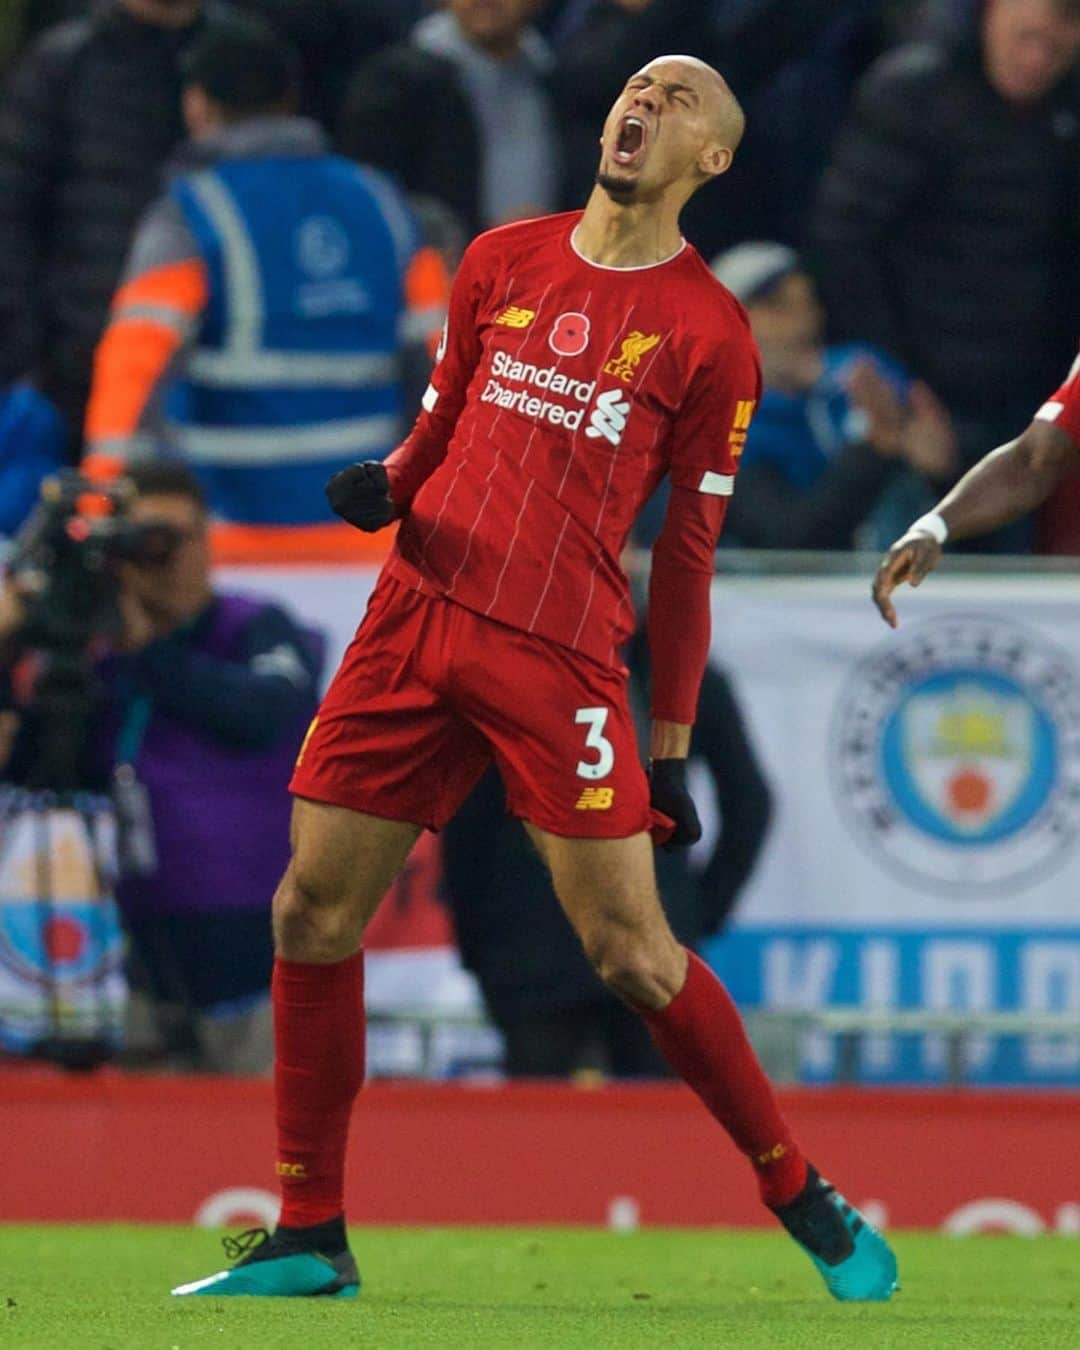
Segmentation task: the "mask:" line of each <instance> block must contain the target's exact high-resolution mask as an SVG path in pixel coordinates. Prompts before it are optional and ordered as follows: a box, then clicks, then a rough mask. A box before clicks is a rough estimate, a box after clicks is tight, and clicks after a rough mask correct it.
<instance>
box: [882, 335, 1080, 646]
mask: <svg viewBox="0 0 1080 1350" xmlns="http://www.w3.org/2000/svg"><path fill="white" fill-rule="evenodd" d="M1078 451H1080V356H1078V357H1077V358H1076V360H1075V362H1074V363H1073V367H1072V370H1070V371H1069V375H1068V378H1067V379H1066V381H1065V383H1064V384H1063V385H1062V386H1061V388H1060V389H1059V390H1058V391H1057V393H1056V394H1054V395H1053V396H1052V397H1051V398H1050V399H1048V401H1047V402H1046V403H1044V404H1043V405H1042V407H1041V408H1040V409H1039V411H1038V412H1037V413H1036V414H1035V416H1034V418H1033V419H1032V421H1031V422H1030V423H1029V424H1028V426H1027V427H1026V428H1025V429H1024V431H1023V432H1022V433H1021V434H1020V435H1019V436H1018V437H1017V438H1016V440H1014V441H1009V443H1008V444H1007V445H1001V446H998V448H997V449H996V450H991V451H990V453H989V454H988V455H985V456H984V457H983V458H982V459H981V460H980V461H979V462H978V464H976V465H974V467H973V468H971V469H969V470H968V472H967V473H966V474H965V475H964V476H963V478H961V479H960V481H959V483H957V485H956V486H955V487H954V488H953V489H952V491H951V492H950V493H949V494H948V495H947V496H946V497H944V498H943V499H942V501H941V502H940V503H939V504H938V505H937V506H936V507H935V508H934V509H933V511H928V512H927V514H926V515H925V516H920V517H919V519H918V520H916V521H915V522H914V524H912V525H911V526H910V527H909V528H908V530H907V533H906V534H904V535H903V536H901V538H899V539H898V540H897V541H896V543H895V544H893V546H892V548H890V549H889V551H888V552H887V553H886V554H885V556H884V558H882V560H881V565H880V566H879V567H878V570H877V575H876V576H875V578H874V589H873V595H874V604H875V605H877V607H878V611H879V613H880V614H881V617H882V618H883V619H884V620H885V622H886V623H887V624H888V625H889V626H890V627H891V628H895V627H896V626H897V623H898V620H897V617H896V606H895V605H894V604H893V599H892V596H893V591H895V590H896V588H897V586H899V585H900V584H901V583H902V582H905V581H906V582H907V583H908V585H909V586H918V585H919V584H920V582H922V581H923V580H924V579H925V578H926V577H927V576H928V575H929V573H931V572H932V571H933V570H934V568H935V567H936V566H937V565H938V563H939V562H940V561H941V552H942V548H943V547H944V545H945V541H946V540H947V539H966V538H969V537H970V536H971V535H976V534H986V533H987V531H989V530H996V529H997V528H998V526H999V525H1008V524H1009V523H1010V522H1011V521H1014V520H1018V519H1019V518H1020V517H1021V516H1023V515H1026V514H1027V512H1028V511H1033V510H1034V509H1035V507H1036V506H1039V505H1041V504H1042V503H1043V502H1044V501H1045V500H1046V499H1047V497H1049V495H1050V493H1051V492H1052V491H1053V490H1054V488H1055V487H1056V486H1057V484H1058V483H1059V482H1060V481H1061V479H1062V478H1063V477H1064V475H1065V474H1066V473H1067V472H1068V470H1069V469H1071V468H1073V467H1074V466H1075V464H1076V463H1077V452H1078Z"/></svg>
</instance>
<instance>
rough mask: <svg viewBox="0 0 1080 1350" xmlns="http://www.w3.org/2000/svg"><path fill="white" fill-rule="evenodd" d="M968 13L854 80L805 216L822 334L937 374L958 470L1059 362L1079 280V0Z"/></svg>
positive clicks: (1009, 429)
mask: <svg viewBox="0 0 1080 1350" xmlns="http://www.w3.org/2000/svg"><path fill="white" fill-rule="evenodd" d="M972 23H973V28H972V30H971V31H970V32H969V33H968V36H967V38H966V40H963V41H962V40H959V39H945V38H943V39H941V40H939V41H937V42H930V43H920V44H915V45H909V46H905V47H901V48H899V49H898V50H896V51H894V52H892V53H890V54H889V55H887V56H885V57H884V58H882V60H881V61H880V62H879V63H878V64H877V65H875V66H874V68H873V69H872V70H871V71H870V72H869V74H868V75H867V76H866V77H865V79H864V81H863V83H862V85H861V86H860V88H859V91H858V96H857V99H856V103H855V106H854V110H853V112H852V115H851V117H850V119H849V121H848V123H847V125H846V127H845V128H844V130H843V132H842V133H841V135H840V137H839V140H838V141H837V144H836V147H835V152H834V155H833V161H832V164H831V166H830V168H829V169H828V170H827V172H826V174H825V177H824V180H823V182H822V185H821V191H820V197H819V200H818V203H817V209H816V216H815V219H814V223H813V226H814V228H813V234H814V241H815V244H816V248H817V250H818V253H819V254H820V259H821V262H822V265H823V277H822V284H823V291H824V296H825V301H826V306H827V309H828V311H829V315H830V318H831V320H832V322H833V325H834V331H835V335H836V336H837V337H839V338H844V339H859V340H862V341H865V342H870V343H873V344H875V345H876V346H879V347H881V348H883V349H884V350H886V351H888V352H890V353H891V354H892V355H893V356H895V357H897V358H898V359H900V360H902V361H903V362H904V363H905V364H906V365H907V366H908V367H909V369H910V370H912V372H913V373H915V374H916V375H918V376H920V377H921V378H923V379H925V380H926V381H927V382H928V383H929V384H930V385H931V386H932V387H933V389H934V390H935V392H936V393H937V394H938V395H939V396H940V397H941V398H942V399H943V400H944V402H945V403H946V405H947V406H948V408H949V410H950V412H951V413H952V415H953V418H954V420H955V422H956V427H957V433H958V436H959V439H960V447H961V466H963V465H964V464H966V463H968V462H970V461H972V460H973V459H974V458H975V457H977V456H978V455H980V454H981V453H982V451H983V449H984V447H985V446H987V445H995V444H1000V443H1002V442H1004V441H1006V440H1008V439H1010V438H1011V437H1012V436H1013V435H1015V434H1016V432H1017V431H1018V430H1019V429H1020V428H1021V427H1023V426H1024V425H1026V423H1027V420H1028V418H1029V416H1030V412H1031V408H1032V407H1035V406H1037V405H1038V403H1039V401H1040V399H1042V398H1043V397H1044V396H1045V391H1046V390H1047V389H1049V388H1053V387H1054V383H1055V381H1056V380H1058V379H1059V378H1060V372H1061V370H1062V369H1064V368H1066V367H1067V366H1068V363H1069V359H1070V357H1071V353H1072V351H1073V350H1074V349H1075V337H1076V334H1075V323H1076V315H1077V285H1078V282H1080V268H1078V267H1077V258H1078V257H1080V120H1078V118H1080V103H1078V87H1077V78H1076V69H1075V63H1076V56H1077V53H1078V51H1080V3H1078V0H987V3H986V4H985V6H984V7H983V8H982V11H981V14H980V15H979V16H978V18H977V20H973V21H972Z"/></svg>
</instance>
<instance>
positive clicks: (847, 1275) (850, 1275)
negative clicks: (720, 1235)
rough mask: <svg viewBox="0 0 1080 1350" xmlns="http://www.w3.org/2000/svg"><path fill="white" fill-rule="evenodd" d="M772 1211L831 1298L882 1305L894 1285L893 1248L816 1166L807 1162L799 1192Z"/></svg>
mask: <svg viewBox="0 0 1080 1350" xmlns="http://www.w3.org/2000/svg"><path fill="white" fill-rule="evenodd" d="M773 1213H774V1214H775V1215H776V1217H777V1218H778V1219H779V1220H780V1222H781V1223H782V1224H783V1225H784V1227H785V1228H786V1229H787V1230H788V1232H789V1233H790V1234H791V1236H792V1237H793V1238H794V1239H795V1241H796V1242H797V1243H798V1244H799V1246H800V1247H802V1249H803V1250H804V1251H805V1252H806V1254H807V1255H808V1256H809V1257H810V1260H811V1261H813V1263H814V1265H815V1266H817V1268H818V1272H819V1274H820V1275H821V1278H822V1279H823V1280H824V1281H825V1287H826V1289H828V1291H829V1293H830V1294H832V1296H833V1298H837V1299H840V1301H841V1302H843V1303H851V1302H870V1303H883V1302H885V1300H886V1299H889V1298H891V1297H892V1295H893V1293H894V1292H895V1291H896V1290H897V1289H899V1287H900V1286H899V1285H898V1284H897V1282H896V1273H897V1272H896V1257H895V1256H894V1255H893V1252H892V1248H891V1247H890V1246H889V1244H888V1243H887V1242H886V1241H885V1239H884V1238H883V1237H882V1236H881V1234H880V1233H879V1232H878V1231H877V1229H876V1228H875V1227H874V1226H873V1224H871V1223H868V1222H867V1221H866V1219H864V1218H863V1216H862V1215H861V1214H860V1213H859V1211H858V1210H857V1209H856V1208H855V1207H854V1206H853V1205H849V1204H848V1202H847V1201H846V1200H845V1199H844V1197H843V1196H842V1195H840V1194H839V1192H838V1191H837V1190H836V1188H835V1186H832V1185H830V1184H829V1182H827V1181H826V1180H825V1178H824V1177H823V1176H821V1175H819V1173H818V1171H817V1169H816V1168H814V1167H810V1166H809V1165H808V1167H807V1176H806V1185H805V1186H804V1187H803V1189H802V1191H801V1192H800V1193H799V1195H797V1196H796V1197H795V1199H794V1200H792V1201H791V1202H790V1204H787V1205H781V1206H780V1207H779V1208H778V1209H774V1210H773Z"/></svg>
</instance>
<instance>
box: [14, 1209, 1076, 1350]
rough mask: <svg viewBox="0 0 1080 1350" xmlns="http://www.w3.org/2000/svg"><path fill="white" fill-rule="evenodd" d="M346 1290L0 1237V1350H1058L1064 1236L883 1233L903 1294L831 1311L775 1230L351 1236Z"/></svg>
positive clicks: (170, 1259)
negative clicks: (352, 1271)
mask: <svg viewBox="0 0 1080 1350" xmlns="http://www.w3.org/2000/svg"><path fill="white" fill-rule="evenodd" d="M352 1244H353V1250H354V1251H355V1252H356V1255H357V1259H358V1261H359V1264H360V1268H361V1271H362V1273H363V1278H364V1285H365V1287H364V1289H363V1291H362V1292H361V1295H360V1298H359V1299H356V1300H352V1301H345V1300H342V1301H337V1302H329V1301H327V1302H325V1303H323V1302H320V1301H319V1300H311V1299H308V1300H304V1299H281V1300H272V1299H247V1298H188V1299H170V1298H169V1297H168V1290H169V1287H170V1286H171V1285H173V1284H177V1283H180V1282H182V1281H186V1280H192V1279H197V1278H199V1277H200V1276H203V1275H208V1274H210V1273H211V1272H212V1271H214V1270H218V1269H221V1267H222V1265H223V1264H224V1263H223V1262H222V1260H221V1259H220V1258H221V1249H220V1247H219V1245H218V1243H217V1240H216V1237H215V1235H214V1234H212V1233H208V1232H205V1231H199V1230H193V1229H189V1228H149V1227H147V1228H136V1227H121V1226H104V1225H103V1226H97V1227H61V1226H51V1227H29V1226H21V1225H12V1226H8V1227H0V1346H2V1347H4V1350H15V1347H20V1350H21V1347H30V1346H33V1347H41V1348H42V1350H44V1348H45V1347H48V1350H126V1348H127V1347H129V1346H130V1347H138V1350H159V1347H160V1350H189V1347H200V1346H217V1347H220V1350H263V1347H274V1348H275V1350H276V1347H289V1348H290V1350H322V1348H323V1347H334V1348H335V1350H345V1348H346V1347H352V1346H365V1347H367V1346H371V1347H377V1348H378V1350H383V1348H384V1347H387V1348H397V1347H400V1348H401V1350H420V1348H421V1347H425V1346H438V1347H440V1350H458V1347H460V1348H461V1350H488V1348H489V1347H490V1348H491V1350H495V1347H498V1348H499V1350H530V1348H531V1347H534V1346H536V1347H541V1346H543V1347H553V1348H555V1350H577V1348H578V1347H580V1348H581V1350H585V1348H586V1347H588V1350H607V1348H608V1347H611V1350H646V1347H647V1348H648V1350H656V1347H659V1346H664V1347H670V1348H671V1350H683V1347H696V1346H703V1347H705V1346H707V1347H732V1350H759V1347H760V1350H787V1347H803V1346H806V1347H813V1350H833V1348H834V1347H835V1348H837V1350H839V1347H848V1346H851V1347H859V1350H894V1347H895V1350H921V1347H926V1348H927V1350H931V1348H932V1350H954V1347H955V1348H956V1350H963V1348H964V1347H969V1346H970V1347H978V1350H1014V1347H1028V1346H1031V1347H1039V1350H1075V1348H1076V1347H1080V1239H1075V1238H1074V1239H1069V1238H1060V1237H1042V1238H1036V1239H1025V1238H1005V1237H983V1238H967V1239H950V1238H946V1237H940V1236H936V1235H935V1236H929V1235H923V1234H900V1235H899V1236H897V1237H896V1239H895V1244H896V1248H897V1253H898V1256H899V1260H900V1272H901V1282H902V1284H903V1289H902V1291H901V1293H900V1294H898V1295H897V1296H896V1297H895V1298H894V1299H893V1301H892V1302H891V1303H889V1304H885V1305H874V1306H865V1305H864V1306H851V1305H848V1306H844V1305H841V1304H837V1303H834V1302H833V1301H832V1300H831V1299H830V1298H829V1297H828V1295H827V1294H826V1293H825V1291H824V1289H823V1287H822V1286H821V1284H820V1281H819V1280H818V1277H817V1275H816V1274H815V1272H814V1271H813V1269H812V1267H811V1266H810V1264H809V1262H808V1261H806V1259H805V1258H804V1257H803V1256H802V1255H801V1254H800V1253H799V1252H798V1250H797V1249H796V1248H795V1247H794V1246H793V1244H792V1243H791V1241H790V1240H789V1239H788V1238H786V1237H785V1236H784V1235H783V1234H782V1233H776V1234H772V1233H735V1232H730V1231H719V1230H718V1231H696V1232H689V1231H681V1232H675V1231H649V1230H646V1231H643V1232H638V1233H630V1234H621V1235H620V1234H614V1233H605V1232H595V1231H584V1230H564V1229H520V1228H506V1229H469V1228H462V1229H447V1228H442V1229H431V1230H412V1229H397V1228H389V1229H388V1228H379V1229H374V1228H369V1229H364V1228H357V1229H354V1230H353V1232H352Z"/></svg>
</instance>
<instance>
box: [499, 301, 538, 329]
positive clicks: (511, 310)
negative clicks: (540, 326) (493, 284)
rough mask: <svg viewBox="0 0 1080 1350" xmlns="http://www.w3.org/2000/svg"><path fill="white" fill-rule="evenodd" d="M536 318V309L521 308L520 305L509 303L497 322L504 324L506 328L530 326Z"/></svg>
mask: <svg viewBox="0 0 1080 1350" xmlns="http://www.w3.org/2000/svg"><path fill="white" fill-rule="evenodd" d="M535 318H536V310H535V309H521V308H520V307H519V306H518V305H507V307H506V308H505V309H504V310H503V312H502V313H501V314H500V315H499V317H498V318H497V319H496V320H495V322H496V323H499V324H502V326H503V327H504V328H528V326H529V324H531V323H532V321H533V319H535Z"/></svg>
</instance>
